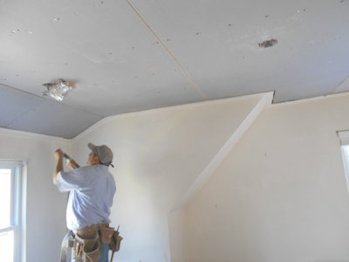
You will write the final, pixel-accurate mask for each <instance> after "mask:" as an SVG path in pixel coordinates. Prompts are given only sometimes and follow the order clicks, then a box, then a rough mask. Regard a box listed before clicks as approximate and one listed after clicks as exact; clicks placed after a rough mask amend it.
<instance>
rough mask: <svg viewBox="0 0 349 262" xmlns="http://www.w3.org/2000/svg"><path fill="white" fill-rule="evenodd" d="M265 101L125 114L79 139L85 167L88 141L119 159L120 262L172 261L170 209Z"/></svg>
mask: <svg viewBox="0 0 349 262" xmlns="http://www.w3.org/2000/svg"><path fill="white" fill-rule="evenodd" d="M262 97H263V95H253V96H247V97H241V98H234V99H224V100H217V101H210V102H203V103H198V104H191V105H185V106H176V107H170V108H162V109H156V110H150V111H144V112H139V113H131V114H125V115H119V116H116V117H112V118H108V119H105V120H103V121H101V122H100V123H98V124H97V125H96V126H94V127H92V128H91V129H89V130H87V131H86V132H84V133H83V134H81V135H79V136H78V137H77V138H75V139H74V140H73V151H74V156H76V157H77V158H76V159H77V160H78V161H79V162H80V163H84V162H86V159H87V154H88V151H89V150H88V148H87V146H86V144H87V143H88V142H92V143H95V144H97V145H98V144H107V145H109V146H110V147H111V148H112V150H113V152H114V155H115V165H116V167H115V168H114V169H112V168H111V171H112V173H113V174H114V176H115V179H116V183H117V194H116V198H115V201H114V207H113V209H112V215H111V219H112V225H114V226H118V225H119V224H120V225H121V228H120V230H121V233H122V235H123V236H124V240H123V243H122V248H121V251H120V252H119V253H118V254H117V257H116V258H117V261H120V262H121V261H122V262H129V261H137V262H138V261H142V262H165V261H170V260H171V254H170V243H169V238H170V236H169V225H168V218H169V217H168V216H169V213H170V211H171V209H172V208H173V207H174V205H175V204H176V203H178V201H179V200H180V199H181V198H182V197H183V194H184V193H185V192H187V190H188V189H189V187H190V186H191V184H192V183H193V182H194V181H195V179H196V178H197V176H198V175H199V174H200V173H201V172H202V170H203V169H204V168H205V167H206V166H207V164H208V163H209V161H210V160H211V159H212V158H213V157H214V156H215V155H216V154H217V152H218V151H219V150H220V149H221V147H222V145H224V143H225V142H226V141H227V139H228V138H230V137H231V135H232V134H233V133H234V131H235V130H236V129H237V128H238V127H239V125H240V124H241V122H242V121H243V120H244V119H245V118H246V116H247V115H248V114H249V113H250V111H251V110H252V109H253V108H254V107H255V106H256V104H258V102H259V101H260V99H261V98H262ZM175 222H178V220H177V221H175ZM171 225H172V224H171ZM178 244H179V243H177V242H176V240H175V241H174V242H173V245H174V246H176V247H177V246H178Z"/></svg>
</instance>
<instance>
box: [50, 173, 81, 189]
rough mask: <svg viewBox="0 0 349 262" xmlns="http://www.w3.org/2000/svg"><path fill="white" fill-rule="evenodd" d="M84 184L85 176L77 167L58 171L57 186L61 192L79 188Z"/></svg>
mask: <svg viewBox="0 0 349 262" xmlns="http://www.w3.org/2000/svg"><path fill="white" fill-rule="evenodd" d="M83 184H84V176H83V175H82V174H81V172H79V171H78V170H77V169H76V170H73V171H71V172H62V171H60V172H58V174H57V178H56V186H57V187H58V190H59V191H61V192H67V191H71V190H74V189H79V188H80V187H82V186H83Z"/></svg>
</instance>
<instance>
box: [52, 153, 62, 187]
mask: <svg viewBox="0 0 349 262" xmlns="http://www.w3.org/2000/svg"><path fill="white" fill-rule="evenodd" d="M63 155H64V153H63V151H62V150H61V149H57V150H56V151H55V159H56V165H55V168H54V170H53V172H52V178H53V183H54V184H56V180H57V175H58V173H59V172H61V171H63Z"/></svg>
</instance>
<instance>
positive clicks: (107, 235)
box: [99, 225, 114, 244]
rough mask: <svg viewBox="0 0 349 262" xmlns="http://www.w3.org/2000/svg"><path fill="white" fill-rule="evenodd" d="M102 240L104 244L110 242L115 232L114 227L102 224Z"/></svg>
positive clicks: (100, 230) (100, 229)
mask: <svg viewBox="0 0 349 262" xmlns="http://www.w3.org/2000/svg"><path fill="white" fill-rule="evenodd" d="M99 234H100V240H101V242H102V243H103V244H110V242H111V239H112V236H113V234H114V228H113V227H108V226H106V225H102V226H100V228H99Z"/></svg>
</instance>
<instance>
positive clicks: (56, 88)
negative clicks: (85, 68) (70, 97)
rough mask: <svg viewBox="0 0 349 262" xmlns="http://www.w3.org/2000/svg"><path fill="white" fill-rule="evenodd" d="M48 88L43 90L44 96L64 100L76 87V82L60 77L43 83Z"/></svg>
mask: <svg viewBox="0 0 349 262" xmlns="http://www.w3.org/2000/svg"><path fill="white" fill-rule="evenodd" d="M43 86H45V87H46V88H47V90H45V91H44V92H43V95H44V96H50V97H51V98H53V99H55V100H56V101H58V102H62V101H63V99H64V97H65V96H66V95H67V94H68V93H69V92H70V91H71V90H72V89H73V88H74V83H73V82H71V81H66V80H64V79H58V80H55V81H52V82H50V83H46V84H43Z"/></svg>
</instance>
